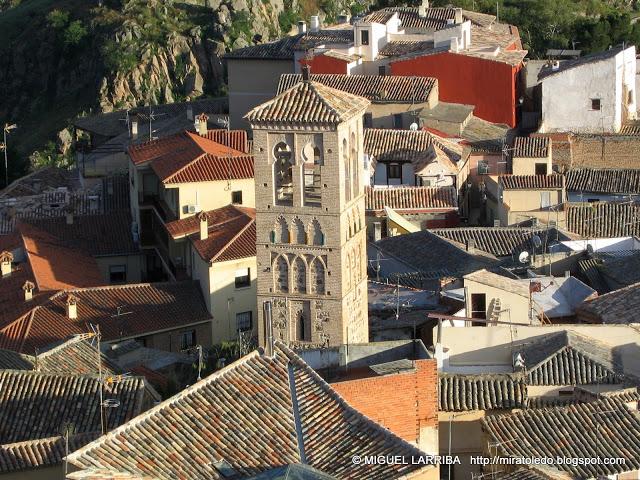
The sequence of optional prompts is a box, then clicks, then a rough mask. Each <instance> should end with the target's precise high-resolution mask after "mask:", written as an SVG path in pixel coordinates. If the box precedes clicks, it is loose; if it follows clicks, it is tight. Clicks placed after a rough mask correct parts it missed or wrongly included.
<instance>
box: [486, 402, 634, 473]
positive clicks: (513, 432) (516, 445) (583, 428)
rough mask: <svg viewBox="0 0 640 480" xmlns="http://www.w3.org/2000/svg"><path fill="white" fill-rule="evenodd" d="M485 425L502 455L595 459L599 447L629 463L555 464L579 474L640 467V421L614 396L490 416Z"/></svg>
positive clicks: (605, 454) (600, 453)
mask: <svg viewBox="0 0 640 480" xmlns="http://www.w3.org/2000/svg"><path fill="white" fill-rule="evenodd" d="M482 424H483V429H484V430H485V431H486V432H487V433H488V435H489V437H490V439H491V441H493V442H497V443H498V444H499V446H498V450H499V454H501V455H503V456H510V457H518V458H534V457H537V458H540V457H543V458H547V457H552V458H556V457H564V458H591V457H593V456H594V452H598V455H597V456H599V457H600V458H603V457H604V458H624V459H625V463H624V465H600V464H598V465H582V464H581V465H573V464H570V462H567V463H564V464H556V465H555V466H556V468H557V469H558V470H562V471H565V472H568V473H570V474H572V475H574V476H576V477H578V478H595V477H598V476H600V475H603V474H604V475H605V476H607V475H615V474H618V473H622V472H627V471H633V470H637V469H638V468H640V443H638V441H637V439H638V438H640V420H639V419H638V418H636V417H635V416H634V415H633V414H632V413H631V412H630V411H629V410H628V409H627V408H626V407H625V406H624V404H622V403H621V402H618V401H615V400H600V401H597V402H590V403H582V404H576V405H571V406H568V407H554V408H544V409H539V410H538V409H529V410H522V411H519V412H515V413H510V414H505V415H491V416H487V417H485V418H483V419H482ZM598 425H599V426H600V427H599V428H597V426H598ZM603 432H604V433H603ZM603 436H604V437H605V438H606V441H604V442H603V441H602V439H603ZM514 439H517V440H518V441H513V440H514Z"/></svg>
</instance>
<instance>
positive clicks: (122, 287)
mask: <svg viewBox="0 0 640 480" xmlns="http://www.w3.org/2000/svg"><path fill="white" fill-rule="evenodd" d="M189 283H196V280H180V281H176V282H146V283H143V282H141V283H124V284H122V285H98V286H95V287H81V288H66V289H64V290H60V291H58V292H56V293H55V294H54V295H53V296H52V297H51V298H50V300H53V299H54V298H58V297H60V296H61V295H64V294H68V293H77V292H87V291H92V290H125V289H129V288H144V287H156V286H161V285H186V284H189ZM36 308H37V307H36Z"/></svg>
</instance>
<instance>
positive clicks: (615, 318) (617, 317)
mask: <svg viewBox="0 0 640 480" xmlns="http://www.w3.org/2000/svg"><path fill="white" fill-rule="evenodd" d="M638 311H640V283H634V284H633V285H629V286H628V287H624V288H621V289H620V290H614V291H613V292H609V293H606V294H604V295H600V296H599V297H596V298H594V299H592V300H588V301H586V302H584V303H583V304H581V305H580V306H578V308H577V309H576V316H577V317H578V319H579V320H581V321H583V322H587V323H606V324H616V323H637V322H638Z"/></svg>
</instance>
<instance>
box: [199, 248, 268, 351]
mask: <svg viewBox="0 0 640 480" xmlns="http://www.w3.org/2000/svg"><path fill="white" fill-rule="evenodd" d="M191 262H192V272H193V278H194V280H199V281H200V287H201V288H202V292H203V294H204V297H205V301H206V303H207V308H208V309H209V312H211V315H212V316H213V332H212V335H213V338H212V342H213V343H214V344H217V343H220V342H221V341H225V340H233V339H235V338H237V331H236V314H237V313H241V312H248V311H251V312H253V313H252V321H253V331H254V334H255V335H257V332H258V329H257V323H258V312H257V306H256V305H257V302H256V292H257V290H256V273H257V272H256V269H257V264H256V257H250V258H243V259H240V260H233V261H229V262H215V263H213V264H212V265H211V266H209V264H208V262H205V261H204V260H202V258H201V257H200V256H199V255H198V254H197V253H196V254H194V255H192V258H191ZM241 268H249V272H250V276H251V286H249V287H244V288H236V287H235V273H236V270H238V269H241Z"/></svg>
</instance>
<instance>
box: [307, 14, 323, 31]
mask: <svg viewBox="0 0 640 480" xmlns="http://www.w3.org/2000/svg"><path fill="white" fill-rule="evenodd" d="M309 30H310V31H312V32H318V31H320V17H318V15H311V20H310V21H309Z"/></svg>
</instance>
